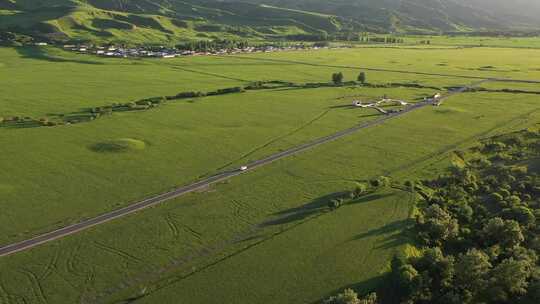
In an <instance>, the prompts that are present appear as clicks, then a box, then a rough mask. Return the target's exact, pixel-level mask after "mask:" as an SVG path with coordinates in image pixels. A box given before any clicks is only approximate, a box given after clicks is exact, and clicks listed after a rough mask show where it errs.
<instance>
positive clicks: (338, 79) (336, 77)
mask: <svg viewBox="0 0 540 304" xmlns="http://www.w3.org/2000/svg"><path fill="white" fill-rule="evenodd" d="M332 82H334V84H341V83H343V73H341V72H339V73H334V74H332Z"/></svg>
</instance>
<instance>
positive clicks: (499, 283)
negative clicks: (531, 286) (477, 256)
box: [487, 258, 530, 302]
mask: <svg viewBox="0 0 540 304" xmlns="http://www.w3.org/2000/svg"><path fill="white" fill-rule="evenodd" d="M527 264H528V263H527V262H526V261H517V260H514V259H513V258H510V259H506V260H504V261H502V262H501V263H500V264H499V265H497V266H496V267H495V268H494V269H493V270H492V271H491V272H490V286H489V293H488V294H487V297H488V298H490V299H491V300H493V301H495V302H508V301H509V300H510V299H511V298H512V296H514V295H524V294H526V293H527V286H528V283H527V279H528V277H529V275H530V269H529V267H528V266H529V265H527Z"/></svg>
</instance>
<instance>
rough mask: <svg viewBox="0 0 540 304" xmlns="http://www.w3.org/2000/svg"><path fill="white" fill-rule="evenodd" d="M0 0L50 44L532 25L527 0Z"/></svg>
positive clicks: (3, 13)
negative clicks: (47, 39) (54, 42)
mask: <svg viewBox="0 0 540 304" xmlns="http://www.w3.org/2000/svg"><path fill="white" fill-rule="evenodd" d="M241 1H242V2H239V1H238V0H221V1H216V0H202V1H196V0H0V31H4V32H6V31H9V32H14V33H23V34H27V35H30V36H44V37H47V38H49V39H56V40H83V41H85V40H90V41H115V42H126V43H141V42H156V43H175V42H178V41H182V40H191V39H216V38H231V39H251V40H253V39H277V38H279V39H282V38H289V39H295V40H299V39H300V40H301V39H311V40H317V38H318V37H323V36H325V35H326V34H327V33H328V34H331V35H332V34H339V33H346V32H359V31H370V32H396V33H438V32H464V31H479V30H481V31H485V30H511V29H512V30H523V29H536V28H540V20H538V18H535V16H536V15H537V13H538V12H540V4H534V3H529V2H530V0H529V1H527V0H516V1H514V2H512V3H509V2H507V1H502V0H494V1H487V0H472V1H465V0H333V1H321V0H241Z"/></svg>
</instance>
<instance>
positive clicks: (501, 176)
mask: <svg viewBox="0 0 540 304" xmlns="http://www.w3.org/2000/svg"><path fill="white" fill-rule="evenodd" d="M539 144H540V132H539V131H538V130H525V131H521V132H516V133H510V134H506V135H502V136H498V137H494V138H491V139H489V140H486V141H483V142H482V143H481V144H480V145H478V146H477V147H475V148H473V149H472V151H471V153H470V155H469V154H467V155H465V154H463V153H458V154H457V155H456V157H458V158H459V159H460V160H461V161H462V162H464V163H462V162H459V164H456V165H455V166H454V167H453V168H452V170H451V172H450V173H449V174H447V175H444V176H441V177H439V178H437V179H435V180H429V181H422V182H421V183H419V184H417V185H416V189H417V190H418V191H419V194H420V195H421V197H422V200H421V205H420V209H419V214H418V216H417V219H416V232H417V236H418V239H419V241H420V243H421V244H422V245H424V246H425V249H424V252H423V255H422V256H420V257H412V258H409V259H408V260H406V261H402V260H399V259H396V260H395V261H394V262H393V264H392V272H393V278H394V281H395V283H396V284H397V286H398V289H399V291H400V292H401V296H402V301H403V302H406V303H456V304H457V303H538V302H539V301H540V293H539V286H540V267H539V265H538V255H539V254H540V234H539V233H540V230H539V227H540V226H539V225H538V222H537V219H538V218H540V176H539V175H538V173H539V172H538V161H539V158H538V157H539V156H540V145H539ZM462 157H466V158H465V159H462Z"/></svg>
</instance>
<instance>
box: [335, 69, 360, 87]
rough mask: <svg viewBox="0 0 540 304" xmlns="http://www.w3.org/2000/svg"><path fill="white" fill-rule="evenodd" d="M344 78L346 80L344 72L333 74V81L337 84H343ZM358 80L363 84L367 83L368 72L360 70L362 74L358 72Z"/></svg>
mask: <svg viewBox="0 0 540 304" xmlns="http://www.w3.org/2000/svg"><path fill="white" fill-rule="evenodd" d="M344 80H345V76H344V75H343V73H342V72H338V73H333V74H332V82H333V83H334V84H335V85H340V84H343V82H344ZM356 80H357V81H358V82H360V83H361V84H365V83H366V82H367V75H366V72H360V74H358V77H356Z"/></svg>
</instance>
